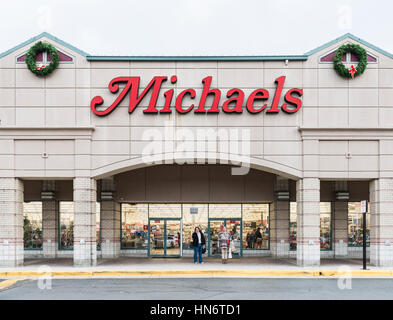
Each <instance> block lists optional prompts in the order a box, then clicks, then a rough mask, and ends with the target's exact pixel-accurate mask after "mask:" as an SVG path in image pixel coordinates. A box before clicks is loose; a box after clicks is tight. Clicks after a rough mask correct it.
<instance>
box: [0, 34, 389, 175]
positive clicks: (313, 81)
mask: <svg viewBox="0 0 393 320" xmlns="http://www.w3.org/2000/svg"><path fill="white" fill-rule="evenodd" d="M41 40H44V41H48V42H50V43H52V44H53V45H55V46H56V47H57V48H58V49H59V50H61V51H63V52H65V53H67V54H69V55H71V56H73V57H74V63H71V64H60V67H59V68H58V69H57V70H56V71H55V72H54V73H53V74H51V75H50V76H48V77H46V78H38V77H36V76H35V75H33V74H32V73H31V72H30V71H29V70H27V68H26V66H25V64H24V63H21V64H18V63H16V57H17V56H18V55H20V54H22V53H24V52H26V51H27V50H28V48H29V47H30V46H31V45H27V46H26V47H23V48H20V49H18V50H16V51H14V52H12V53H10V54H9V55H7V56H5V57H3V58H1V59H0V97H1V98H0V121H1V122H0V175H1V176H16V177H21V178H29V179H38V178H48V179H49V178H63V179H71V178H73V177H75V176H92V177H104V176H109V175H112V174H114V173H120V172H123V171H128V170H129V169H134V168H139V167H143V166H144V164H143V161H142V159H141V152H142V150H143V147H144V146H145V145H146V143H147V142H146V141H144V140H143V139H142V135H143V132H144V130H146V129H147V128H156V129H157V130H159V131H160V130H161V131H162V130H163V126H164V123H165V121H169V123H170V124H171V126H173V128H175V129H176V128H183V127H186V128H189V129H192V130H193V131H195V130H197V129H198V128H215V129H219V128H248V129H250V130H251V166H252V167H253V168H256V169H261V170H264V171H267V172H272V173H277V174H281V175H284V176H288V177H290V178H293V179H297V178H301V177H307V176H310V177H319V178H322V179H327V180H334V179H372V178H378V177H392V176H393V161H392V160H393V140H392V128H393V111H392V110H393V61H392V59H391V58H389V57H387V56H384V55H383V54H381V53H380V52H376V51H375V50H373V49H372V48H368V47H366V50H367V51H368V52H369V53H371V54H372V55H374V56H376V57H377V58H378V63H376V64H369V65H368V67H367V70H366V71H365V73H364V74H363V75H361V76H360V77H358V78H356V79H355V80H345V79H342V78H340V77H339V76H338V75H337V74H336V73H335V71H334V70H333V68H332V65H331V64H326V63H325V64H323V63H319V57H320V56H322V55H324V54H326V53H328V52H329V51H331V50H333V49H334V48H337V47H338V46H340V45H341V44H343V43H346V42H355V41H354V40H352V39H347V40H343V41H341V42H340V43H336V44H334V45H332V46H330V47H326V48H324V49H323V50H321V51H319V52H316V53H315V54H313V55H311V56H310V57H309V58H308V60H307V61H289V62H288V64H287V65H286V64H285V62H284V61H276V62H274V61H259V62H240V61H238V62H229V61H228V62H225V61H211V62H182V61H177V62H165V61H163V62H137V61H131V62H128V61H113V62H88V61H87V60H86V58H85V57H83V56H81V55H80V54H78V53H77V52H73V51H71V50H70V49H69V48H66V47H64V46H62V45H61V44H59V43H56V42H54V41H52V40H51V39H48V38H43V39H41ZM362 46H363V47H364V45H362ZM158 75H159V76H168V77H170V76H172V75H177V77H178V81H177V83H176V85H171V84H170V83H169V81H168V82H167V83H165V84H164V85H163V90H162V91H161V95H160V98H159V102H158V105H159V106H162V105H163V95H162V92H163V91H164V89H165V88H173V87H174V88H175V91H176V92H175V93H178V92H180V91H181V90H183V89H186V88H195V89H196V91H197V99H196V102H198V101H199V98H198V95H200V94H201V90H202V82H201V80H202V78H204V77H205V76H213V82H212V87H217V88H220V89H221V90H222V97H221V102H220V105H222V102H223V101H224V97H225V94H226V91H227V90H229V89H231V88H234V87H237V88H241V89H243V90H244V92H245V94H246V97H247V95H248V94H249V93H250V92H252V91H253V90H254V89H256V88H266V89H268V90H269V92H270V99H269V100H268V102H267V103H268V104H271V102H272V98H273V96H274V91H275V85H274V80H275V79H276V78H277V77H279V76H282V75H285V76H286V82H285V88H284V91H283V92H284V93H285V91H286V89H289V88H293V87H297V88H302V89H303V90H304V94H303V98H302V99H303V107H302V108H301V110H300V111H298V112H297V113H295V114H290V115H288V114H285V113H283V112H280V113H279V114H273V115H271V114H266V113H260V114H256V115H251V114H249V113H248V112H247V111H246V110H245V109H244V112H243V114H241V115H239V114H225V113H223V112H220V113H219V114H215V115H213V114H207V115H195V114H194V113H193V112H190V113H188V114H185V115H179V114H178V113H176V112H173V113H172V114H170V115H163V114H157V115H144V114H143V113H142V110H143V109H144V108H145V107H146V106H147V105H148V102H149V100H148V98H147V99H144V100H143V101H142V103H141V105H140V106H139V107H138V108H137V109H136V110H135V111H134V112H133V113H132V114H131V115H129V114H128V112H127V110H128V99H127V98H126V99H124V101H123V102H122V103H121V105H120V106H119V107H118V108H117V109H116V110H115V111H114V112H112V113H111V114H110V115H109V116H106V117H97V116H95V115H94V114H93V113H92V112H91V111H90V107H89V106H90V100H91V98H93V97H94V96H96V95H101V96H102V97H103V98H104V105H105V106H108V105H109V104H111V103H112V102H113V100H114V99H115V97H116V95H113V94H111V93H110V92H109V90H108V88H107V86H108V83H109V81H110V80H111V79H113V78H114V77H117V76H140V77H141V84H142V87H143V86H145V85H146V84H147V83H148V82H149V81H150V80H151V79H152V77H153V76H158ZM211 100H212V99H210V100H209V99H208V103H207V105H209V101H210V103H211ZM189 103H191V102H190V101H189ZM282 103H283V101H280V105H281V104H282ZM185 104H186V103H185ZM244 105H245V103H244ZM178 143H179V142H175V146H176V145H177V144H178ZM45 154H46V155H45ZM348 154H349V155H348ZM167 157H169V158H171V157H172V158H173V157H174V156H173V154H169V155H167ZM213 158H215V159H221V158H222V155H219V154H216V155H214V156H213ZM173 170H175V169H173ZM201 170H202V169H201Z"/></svg>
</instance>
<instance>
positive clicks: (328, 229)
mask: <svg viewBox="0 0 393 320" xmlns="http://www.w3.org/2000/svg"><path fill="white" fill-rule="evenodd" d="M296 210H297V203H296V202H291V203H290V213H289V217H290V218H289V219H290V220H289V248H290V250H296V233H297V225H296V223H297V222H296V221H297V211H296ZM319 217H320V247H321V250H331V249H332V212H331V203H330V202H320V215H319Z"/></svg>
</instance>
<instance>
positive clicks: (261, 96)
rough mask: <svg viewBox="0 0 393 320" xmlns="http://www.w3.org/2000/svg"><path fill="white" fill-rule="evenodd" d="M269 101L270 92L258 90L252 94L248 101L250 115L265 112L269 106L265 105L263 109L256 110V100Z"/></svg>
mask: <svg viewBox="0 0 393 320" xmlns="http://www.w3.org/2000/svg"><path fill="white" fill-rule="evenodd" d="M267 99H269V91H267V90H266V89H256V90H254V91H253V92H251V94H250V96H249V97H248V99H247V111H248V112H250V113H259V112H261V111H263V110H264V109H265V108H266V107H267V104H264V105H263V106H262V107H261V108H259V109H255V108H254V101H255V100H267Z"/></svg>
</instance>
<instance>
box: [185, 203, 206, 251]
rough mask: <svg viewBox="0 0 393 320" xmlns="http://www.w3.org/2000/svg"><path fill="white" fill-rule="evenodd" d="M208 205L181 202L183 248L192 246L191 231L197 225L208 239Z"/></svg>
mask: <svg viewBox="0 0 393 320" xmlns="http://www.w3.org/2000/svg"><path fill="white" fill-rule="evenodd" d="M208 213H209V209H208V205H207V204H183V249H191V248H192V233H193V232H194V229H195V228H196V227H199V228H200V230H201V231H202V232H203V234H204V236H205V240H206V243H207V241H208Z"/></svg>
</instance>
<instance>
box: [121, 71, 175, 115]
mask: <svg viewBox="0 0 393 320" xmlns="http://www.w3.org/2000/svg"><path fill="white" fill-rule="evenodd" d="M166 79H167V77H154V78H153V80H151V81H150V83H149V84H148V85H147V87H146V88H145V90H143V92H142V93H141V95H140V96H139V97H138V89H139V88H138V87H137V88H134V87H132V88H131V95H130V108H129V110H128V112H129V113H131V112H132V111H133V110H134V108H135V107H136V106H137V105H138V104H139V103H140V102H141V100H142V99H143V97H144V96H145V94H146V93H147V92H148V91H149V90H150V88H151V87H152V86H153V92H152V94H151V97H150V103H149V107H148V108H147V109H146V110H143V113H157V112H158V111H157V109H156V104H157V99H158V94H159V93H160V89H161V84H162V82H163V81H166ZM131 108H132V109H131Z"/></svg>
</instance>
